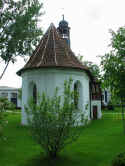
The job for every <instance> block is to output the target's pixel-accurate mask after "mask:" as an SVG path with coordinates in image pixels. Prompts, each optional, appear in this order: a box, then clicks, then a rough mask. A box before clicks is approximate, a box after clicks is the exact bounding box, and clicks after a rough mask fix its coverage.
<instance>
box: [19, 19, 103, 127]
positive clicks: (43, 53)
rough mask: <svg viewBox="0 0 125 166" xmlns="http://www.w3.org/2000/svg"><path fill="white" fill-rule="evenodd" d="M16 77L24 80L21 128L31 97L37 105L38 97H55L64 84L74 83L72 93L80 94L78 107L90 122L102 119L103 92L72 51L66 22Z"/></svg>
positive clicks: (47, 37)
mask: <svg viewBox="0 0 125 166" xmlns="http://www.w3.org/2000/svg"><path fill="white" fill-rule="evenodd" d="M17 74H18V75H19V76H21V77H22V124H24V125H26V124H27V115H26V112H25V105H27V103H28V100H29V98H30V97H33V98H34V101H35V102H36V103H37V94H38V93H39V94H42V93H43V92H45V93H46V94H47V95H49V96H53V94H54V91H55V88H56V87H59V94H60V95H61V94H62V92H63V85H64V81H65V80H68V79H69V78H70V77H71V78H72V79H73V89H74V90H77V91H78V92H79V98H78V102H77V107H79V108H80V109H81V110H82V111H83V112H84V113H85V114H86V116H87V117H88V119H89V120H91V119H97V118H101V89H100V86H99V85H98V83H97V82H96V81H95V79H94V77H93V76H92V74H91V72H90V70H89V69H88V67H87V66H85V65H83V64H82V63H81V62H80V61H79V60H78V58H77V57H76V56H75V54H74V53H73V51H72V50H71V47H70V27H69V24H68V22H67V21H66V20H65V19H64V17H63V19H62V20H61V21H60V22H59V26H58V27H57V28H56V27H55V26H54V24H53V23H51V24H50V26H49V28H48V30H47V31H46V33H45V34H44V35H43V37H42V39H41V41H40V43H39V44H38V46H37V47H36V49H35V51H34V52H33V54H32V55H31V57H30V59H29V61H28V62H27V63H26V65H25V66H24V67H23V68H22V69H20V70H19V71H18V72H17Z"/></svg>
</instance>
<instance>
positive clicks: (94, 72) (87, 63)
mask: <svg viewBox="0 0 125 166" xmlns="http://www.w3.org/2000/svg"><path fill="white" fill-rule="evenodd" d="M78 59H79V60H80V62H82V64H83V65H85V66H87V67H88V68H89V70H90V72H91V73H92V75H93V76H94V77H95V78H96V79H100V77H101V74H100V68H99V66H98V65H97V64H95V63H94V62H91V61H84V60H83V56H81V55H79V56H78Z"/></svg>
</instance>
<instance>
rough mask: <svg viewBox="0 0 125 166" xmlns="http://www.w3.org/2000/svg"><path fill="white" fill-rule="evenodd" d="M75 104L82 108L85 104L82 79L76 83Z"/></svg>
mask: <svg viewBox="0 0 125 166" xmlns="http://www.w3.org/2000/svg"><path fill="white" fill-rule="evenodd" d="M74 104H75V107H76V108H79V109H82V105H83V89H82V84H81V83H80V81H76V82H75V83H74Z"/></svg>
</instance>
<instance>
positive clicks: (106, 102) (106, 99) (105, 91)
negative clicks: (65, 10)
mask: <svg viewBox="0 0 125 166" xmlns="http://www.w3.org/2000/svg"><path fill="white" fill-rule="evenodd" d="M105 102H106V103H107V91H105Z"/></svg>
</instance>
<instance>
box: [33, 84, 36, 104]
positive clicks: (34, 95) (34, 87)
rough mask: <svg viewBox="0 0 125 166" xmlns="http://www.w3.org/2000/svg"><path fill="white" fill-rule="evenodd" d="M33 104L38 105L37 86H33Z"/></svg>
mask: <svg viewBox="0 0 125 166" xmlns="http://www.w3.org/2000/svg"><path fill="white" fill-rule="evenodd" d="M33 102H34V104H36V103H37V88H36V84H34V85H33Z"/></svg>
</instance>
